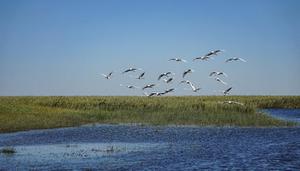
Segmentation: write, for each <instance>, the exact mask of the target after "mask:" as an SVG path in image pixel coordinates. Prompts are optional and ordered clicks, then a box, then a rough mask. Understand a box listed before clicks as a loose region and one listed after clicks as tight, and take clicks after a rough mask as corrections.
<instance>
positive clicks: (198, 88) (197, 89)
mask: <svg viewBox="0 0 300 171" xmlns="http://www.w3.org/2000/svg"><path fill="white" fill-rule="evenodd" d="M189 85H190V86H191V88H192V90H193V92H197V91H199V90H200V89H201V88H200V87H195V86H194V85H193V84H192V83H190V84H189Z"/></svg>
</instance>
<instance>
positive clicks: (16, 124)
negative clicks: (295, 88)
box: [0, 96, 300, 132]
mask: <svg viewBox="0 0 300 171" xmlns="http://www.w3.org/2000/svg"><path fill="white" fill-rule="evenodd" d="M226 100H233V101H239V102H242V103H244V104H245V105H244V106H241V105H229V104H220V103H219V102H220V101H226ZM258 108H300V97H299V96H290V97H288V96H275V97H272V96H226V97H223V96H201V97H199V96H198V97H195V96H193V97H188V96H184V97H178V96H172V97H153V98H148V97H132V96H130V97H126V96H122V97H117V96H111V97H109V96H108V97H96V96H95V97H94V96H89V97H85V96H79V97H66V96H51V97H0V132H13V131H20V130H29V129H41V128H57V127H69V126H78V125H82V124H87V123H145V124H154V125H164V124H196V125H203V126H206V125H215V126H257V127H260V126H292V125H295V123H292V122H285V121H281V120H277V119H274V118H271V117H269V116H267V115H265V114H263V113H259V112H257V109H258Z"/></svg>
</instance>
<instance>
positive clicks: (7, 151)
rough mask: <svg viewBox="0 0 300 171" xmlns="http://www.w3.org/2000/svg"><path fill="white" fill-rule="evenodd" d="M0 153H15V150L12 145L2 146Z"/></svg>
mask: <svg viewBox="0 0 300 171" xmlns="http://www.w3.org/2000/svg"><path fill="white" fill-rule="evenodd" d="M0 153H2V154H7V155H10V154H15V153H16V150H15V148H13V147H3V148H2V149H0Z"/></svg>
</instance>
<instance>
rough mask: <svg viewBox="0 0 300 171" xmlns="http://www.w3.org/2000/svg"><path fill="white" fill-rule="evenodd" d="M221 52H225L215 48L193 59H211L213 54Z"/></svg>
mask: <svg viewBox="0 0 300 171" xmlns="http://www.w3.org/2000/svg"><path fill="white" fill-rule="evenodd" d="M220 52H223V50H213V51H210V52H208V53H207V54H206V55H204V56H200V57H197V58H194V59H193V61H195V60H197V59H201V60H204V61H207V60H209V59H210V58H211V56H212V55H218V53H220Z"/></svg>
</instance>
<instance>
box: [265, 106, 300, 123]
mask: <svg viewBox="0 0 300 171" xmlns="http://www.w3.org/2000/svg"><path fill="white" fill-rule="evenodd" d="M263 111H264V112H266V113H268V114H270V115H271V116H273V117H276V118H279V119H283V120H288V121H294V122H298V123H300V109H264V110H263Z"/></svg>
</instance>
